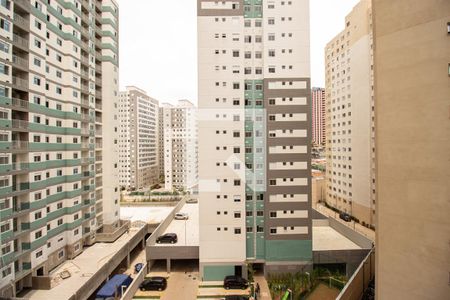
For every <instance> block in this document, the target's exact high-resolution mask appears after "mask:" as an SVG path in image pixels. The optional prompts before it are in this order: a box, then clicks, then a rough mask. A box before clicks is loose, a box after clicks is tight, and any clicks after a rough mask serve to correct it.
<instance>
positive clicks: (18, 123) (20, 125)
mask: <svg viewBox="0 0 450 300" xmlns="http://www.w3.org/2000/svg"><path fill="white" fill-rule="evenodd" d="M12 128H13V129H22V130H27V129H28V121H25V120H12Z"/></svg>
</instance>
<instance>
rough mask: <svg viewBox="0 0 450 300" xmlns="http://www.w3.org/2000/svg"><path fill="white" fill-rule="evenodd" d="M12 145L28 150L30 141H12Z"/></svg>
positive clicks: (15, 147) (13, 147)
mask: <svg viewBox="0 0 450 300" xmlns="http://www.w3.org/2000/svg"><path fill="white" fill-rule="evenodd" d="M11 147H12V149H22V150H26V149H28V142H27V141H12V144H11Z"/></svg>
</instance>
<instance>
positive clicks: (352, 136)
mask: <svg viewBox="0 0 450 300" xmlns="http://www.w3.org/2000/svg"><path fill="white" fill-rule="evenodd" d="M372 36H373V30H372V10H371V1H370V0H361V1H360V2H359V3H358V4H357V5H356V6H355V7H354V8H353V10H352V12H351V13H350V14H349V15H348V16H347V17H346V19H345V29H344V30H343V31H342V32H341V33H339V34H338V35H337V36H336V37H335V38H334V39H333V40H331V41H330V42H329V43H328V44H327V46H326V49H325V68H326V70H325V76H326V87H325V95H326V158H327V168H326V169H327V170H326V178H327V193H326V198H327V200H326V201H327V203H328V205H330V206H333V207H335V208H337V209H339V210H340V211H342V212H346V213H349V214H350V215H352V216H354V217H355V218H357V219H358V220H359V221H360V222H361V223H363V222H364V224H368V225H371V226H375V193H376V189H375V183H376V182H375V116H374V115H375V110H374V107H375V100H374V96H373V49H372V45H373V37H372Z"/></svg>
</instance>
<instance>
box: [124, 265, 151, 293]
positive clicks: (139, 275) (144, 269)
mask: <svg viewBox="0 0 450 300" xmlns="http://www.w3.org/2000/svg"><path fill="white" fill-rule="evenodd" d="M146 274H147V264H144V266H143V267H142V269H141V271H139V273H137V274H136V276H135V277H134V279H133V282H132V283H131V285H130V286H129V287H128V288H127V290H126V291H125V293H124V294H123V295H122V298H120V300H132V299H133V296H134V294H135V293H136V291H137V290H138V289H139V285H140V284H141V283H142V282H143V281H144V279H145V275H146Z"/></svg>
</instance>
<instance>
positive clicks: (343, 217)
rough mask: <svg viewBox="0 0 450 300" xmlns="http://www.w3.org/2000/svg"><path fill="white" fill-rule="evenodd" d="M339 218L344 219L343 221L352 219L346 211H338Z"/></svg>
mask: <svg viewBox="0 0 450 300" xmlns="http://www.w3.org/2000/svg"><path fill="white" fill-rule="evenodd" d="M339 218H341V219H342V220H344V221H345V222H350V221H351V220H352V217H351V216H350V215H349V214H348V213H344V212H343V213H340V214H339Z"/></svg>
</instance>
